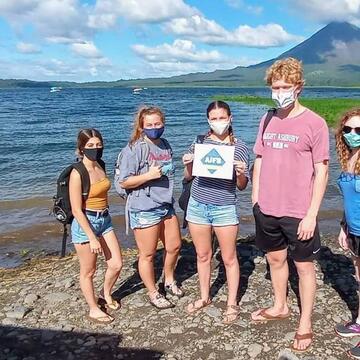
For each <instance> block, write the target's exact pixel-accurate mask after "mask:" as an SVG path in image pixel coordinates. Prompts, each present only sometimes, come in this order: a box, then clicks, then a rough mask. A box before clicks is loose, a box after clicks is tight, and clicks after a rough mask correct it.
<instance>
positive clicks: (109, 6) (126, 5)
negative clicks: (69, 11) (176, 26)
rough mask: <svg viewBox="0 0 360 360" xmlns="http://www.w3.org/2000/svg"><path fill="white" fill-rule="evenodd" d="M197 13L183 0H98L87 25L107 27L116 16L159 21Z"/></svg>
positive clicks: (112, 24)
mask: <svg viewBox="0 0 360 360" xmlns="http://www.w3.org/2000/svg"><path fill="white" fill-rule="evenodd" d="M196 13H199V11H198V10H196V9H195V8H193V7H191V6H189V5H187V4H185V3H184V1H183V0H152V1H149V0H132V1H129V0H98V1H97V2H96V6H95V9H94V12H93V13H92V14H91V15H90V16H89V21H88V25H89V26H90V27H93V28H109V27H112V26H114V25H115V23H116V20H117V18H118V17H123V18H126V19H128V20H130V21H131V22H135V23H159V22H163V21H167V20H170V19H173V18H177V17H187V16H190V15H193V14H196Z"/></svg>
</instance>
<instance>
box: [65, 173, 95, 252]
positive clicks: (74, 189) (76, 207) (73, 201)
mask: <svg viewBox="0 0 360 360" xmlns="http://www.w3.org/2000/svg"><path fill="white" fill-rule="evenodd" d="M69 196H70V205H71V211H72V214H73V216H74V218H75V219H76V220H77V222H78V223H79V225H80V227H81V228H82V229H83V231H84V233H85V234H86V236H87V238H88V239H89V242H90V249H91V252H93V253H101V252H102V248H101V245H100V242H99V240H98V238H97V237H96V235H95V234H94V232H93V230H92V228H91V226H90V224H89V220H88V218H87V217H86V215H85V213H84V211H83V198H82V188H81V176H80V174H79V172H78V171H77V170H75V169H73V170H72V172H71V174H70V179H69Z"/></svg>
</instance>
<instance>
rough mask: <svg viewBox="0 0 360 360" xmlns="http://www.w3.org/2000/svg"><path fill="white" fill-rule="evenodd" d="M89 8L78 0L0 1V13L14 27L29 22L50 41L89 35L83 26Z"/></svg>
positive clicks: (77, 40)
mask: <svg viewBox="0 0 360 360" xmlns="http://www.w3.org/2000/svg"><path fill="white" fill-rule="evenodd" d="M88 12H89V9H88V7H87V6H85V5H81V4H80V2H79V0H46V1H44V0H11V1H1V2H0V16H3V17H5V18H6V19H7V20H8V21H9V23H10V24H11V25H13V26H14V27H15V28H16V29H17V30H18V31H21V29H24V28H25V27H26V25H29V24H30V25H31V26H33V27H34V28H35V29H36V31H37V32H38V33H39V34H40V35H41V36H42V37H43V38H45V39H47V40H48V41H50V42H53V43H71V42H79V41H83V40H86V39H90V38H91V37H92V35H93V33H94V31H93V30H92V29H90V28H89V27H88V26H87V18H88ZM19 29H20V30H19Z"/></svg>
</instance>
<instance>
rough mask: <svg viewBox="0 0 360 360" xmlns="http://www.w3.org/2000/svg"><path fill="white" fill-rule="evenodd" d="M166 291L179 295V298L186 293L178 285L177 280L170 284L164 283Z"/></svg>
mask: <svg viewBox="0 0 360 360" xmlns="http://www.w3.org/2000/svg"><path fill="white" fill-rule="evenodd" d="M164 291H165V292H166V293H169V294H170V295H172V296H177V297H178V298H179V299H180V298H182V297H183V296H184V295H185V293H184V291H183V290H182V289H181V288H179V287H178V286H177V284H176V281H175V280H174V281H173V282H172V283H170V284H166V283H164Z"/></svg>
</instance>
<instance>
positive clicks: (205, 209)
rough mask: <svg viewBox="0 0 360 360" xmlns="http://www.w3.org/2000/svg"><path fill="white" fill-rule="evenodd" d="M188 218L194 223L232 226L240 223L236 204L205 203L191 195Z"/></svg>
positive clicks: (187, 212)
mask: <svg viewBox="0 0 360 360" xmlns="http://www.w3.org/2000/svg"><path fill="white" fill-rule="evenodd" d="M186 220H187V221H188V222H190V223H193V224H199V225H212V226H230V225H237V224H239V216H238V214H237V212H236V206H235V205H212V204H203V203H200V202H198V201H196V200H195V199H194V198H193V197H191V196H190V199H189V204H188V207H187V211H186Z"/></svg>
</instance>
